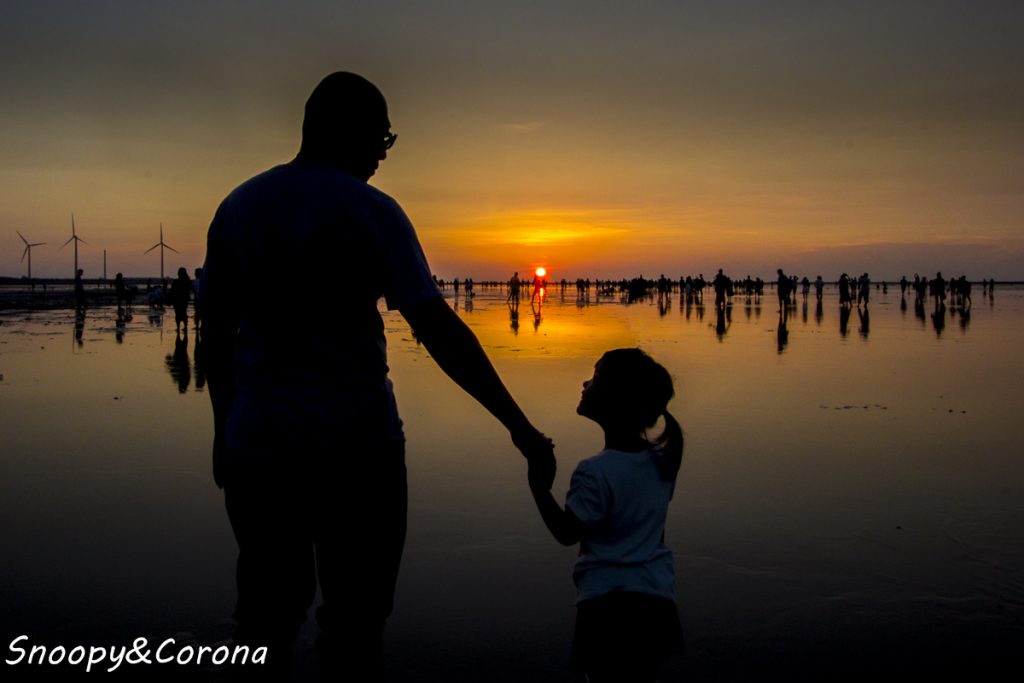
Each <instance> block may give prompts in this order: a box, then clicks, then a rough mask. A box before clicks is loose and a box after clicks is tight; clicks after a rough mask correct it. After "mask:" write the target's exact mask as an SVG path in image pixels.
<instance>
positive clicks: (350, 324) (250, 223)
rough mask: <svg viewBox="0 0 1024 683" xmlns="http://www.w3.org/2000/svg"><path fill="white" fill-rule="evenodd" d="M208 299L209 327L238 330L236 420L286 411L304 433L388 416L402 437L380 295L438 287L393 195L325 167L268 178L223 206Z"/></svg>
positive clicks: (399, 304) (209, 259)
mask: <svg viewBox="0 0 1024 683" xmlns="http://www.w3.org/2000/svg"><path fill="white" fill-rule="evenodd" d="M200 296H201V299H202V306H203V316H204V320H206V321H207V323H210V322H213V323H220V324H224V323H229V324H230V325H232V326H234V327H235V328H236V329H237V338H236V353H235V374H236V382H237V386H238V392H239V395H240V396H239V398H238V399H236V402H238V403H239V404H240V407H239V410H235V409H234V408H233V410H232V418H234V419H235V423H236V427H237V426H238V424H239V423H240V421H241V422H242V423H247V422H248V421H249V420H255V421H256V422H257V423H258V422H259V420H260V419H261V418H262V417H263V416H264V415H263V414H264V413H268V412H272V411H278V412H280V411H281V410H284V411H285V412H288V411H289V410H290V411H292V412H293V413H294V414H295V415H296V417H297V419H299V420H300V422H302V423H303V426H304V427H307V428H308V427H310V426H311V425H310V422H312V423H315V424H314V425H313V426H316V425H320V426H322V427H324V428H326V426H327V425H328V424H334V425H337V424H339V422H346V421H348V422H351V424H352V425H353V426H358V425H362V426H363V427H364V428H365V429H372V428H376V426H377V423H378V422H380V421H383V423H384V424H385V425H386V429H387V430H388V431H389V433H390V434H391V435H392V436H395V435H398V436H400V435H401V426H400V424H401V423H400V422H399V421H398V415H397V410H396V408H395V402H394V397H393V395H392V392H391V385H390V382H389V381H388V379H387V372H388V366H387V352H386V344H385V338H384V324H383V320H382V319H381V316H380V313H379V311H378V308H377V302H378V300H379V299H380V298H381V297H384V298H385V301H386V302H387V306H388V308H389V309H399V310H401V309H405V308H407V307H409V306H412V305H414V304H416V303H418V302H420V301H422V300H424V299H427V298H430V297H435V296H440V293H439V292H438V290H437V286H436V284H435V283H434V280H433V278H432V276H431V273H430V269H429V267H428V266H427V261H426V258H425V256H424V254H423V250H422V248H421V247H420V244H419V240H418V239H417V237H416V233H415V230H414V229H413V226H412V224H411V223H410V221H409V219H408V218H407V217H406V215H405V213H404V212H403V211H402V209H401V207H400V206H399V205H398V203H397V202H395V201H394V200H393V199H392V198H391V197H389V196H388V195H386V194H384V193H383V192H381V191H379V190H377V189H376V188H374V187H371V186H370V185H368V184H366V183H365V182H362V181H360V180H359V179H357V178H355V177H354V176H352V175H351V174H349V173H348V172H346V171H344V170H342V169H338V168H334V167H329V166H324V165H318V164H309V163H304V162H298V161H295V162H292V163H288V164H283V165H281V166H276V167H274V168H272V169H270V170H268V171H266V172H264V173H261V174H260V175H258V176H256V177H254V178H252V179H250V180H249V181H247V182H245V183H244V184H242V185H241V186H239V187H238V188H237V189H235V190H234V191H233V192H232V193H231V194H230V195H228V197H227V198H226V199H225V200H224V201H223V202H222V203H221V205H220V207H219V208H218V210H217V213H216V215H215V217H214V219H213V222H212V224H211V225H210V231H209V235H208V240H207V256H206V262H205V264H204V267H203V281H202V283H201V288H200ZM207 323H204V324H207ZM239 412H242V413H245V414H244V415H242V416H241V417H239V416H238V415H236V413H239ZM242 418H245V419H244V420H242ZM230 419H231V418H229V421H230ZM321 423H322V424H321ZM231 427H232V425H231V424H229V440H231V438H232V437H231V431H232V430H231ZM235 431H237V429H236V430H235ZM243 431H245V430H243ZM249 431H251V430H249ZM243 440H246V439H243Z"/></svg>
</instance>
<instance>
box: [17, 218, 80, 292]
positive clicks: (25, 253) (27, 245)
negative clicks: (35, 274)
mask: <svg viewBox="0 0 1024 683" xmlns="http://www.w3.org/2000/svg"><path fill="white" fill-rule="evenodd" d="M14 232H16V233H18V237H20V238H21V241H22V242H24V243H25V251H23V252H21V260H22V261H24V260H25V257H26V256H28V281H29V284H32V247H41V246H42V245H44V244H46V242H31V243H30V242H29V241H28V240H27V239H25V236H24V235H22V234H21V231H19V230H15V231H14ZM76 272H77V271H76ZM33 286H35V285H33Z"/></svg>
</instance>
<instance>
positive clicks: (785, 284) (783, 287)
mask: <svg viewBox="0 0 1024 683" xmlns="http://www.w3.org/2000/svg"><path fill="white" fill-rule="evenodd" d="M776 272H777V273H778V274H779V277H778V279H777V280H776V282H775V289H776V292H775V293H776V294H778V296H779V312H780V313H782V312H784V311H785V310H786V306H787V304H789V288H790V286H791V285H792V284H793V281H792V280H790V279H789V276H788V275H786V274H785V273H783V272H782V268H779V269H778V270H777V271H776Z"/></svg>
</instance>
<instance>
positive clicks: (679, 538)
mask: <svg viewBox="0 0 1024 683" xmlns="http://www.w3.org/2000/svg"><path fill="white" fill-rule="evenodd" d="M976 289H977V288H976ZM449 301H450V302H451V303H452V304H453V305H454V306H456V307H457V310H458V311H459V314H460V315H461V316H462V318H463V319H464V320H465V321H466V322H467V323H468V324H469V325H470V326H471V327H472V328H473V330H474V331H475V332H476V333H477V334H478V336H479V337H480V339H481V342H482V343H483V345H484V347H485V349H486V350H487V351H488V353H489V354H490V355H491V357H492V359H493V360H494V363H495V365H496V366H497V368H498V370H499V372H500V373H501V374H502V376H503V377H504V378H505V380H506V383H507V384H508V386H509V388H510V389H511V390H512V392H513V394H514V395H515V396H516V397H517V399H518V400H519V401H520V403H521V404H522V405H523V407H524V409H525V410H526V412H527V413H528V415H529V416H530V417H531V419H533V420H534V422H535V424H537V426H538V427H539V428H541V429H542V430H543V431H545V432H546V433H547V434H548V435H549V436H551V437H552V438H554V440H555V443H556V446H557V451H556V452H557V455H558V457H559V464H560V469H559V477H558V480H557V482H556V485H555V486H556V495H557V496H558V497H561V496H562V495H564V491H565V489H566V486H567V483H568V478H569V474H570V473H571V471H572V469H573V467H574V466H575V464H576V463H577V462H578V461H579V460H580V459H581V458H584V457H588V456H589V455H592V454H593V453H595V452H597V451H598V450H599V448H600V446H601V441H600V434H599V432H598V430H597V428H596V427H595V426H594V425H593V424H592V423H590V422H588V421H586V420H584V419H582V418H580V417H578V416H576V414H575V411H574V409H575V405H576V402H577V400H578V398H579V393H580V388H581V382H582V381H583V380H584V379H587V378H588V377H589V376H590V371H591V368H592V366H593V363H594V362H595V360H596V359H597V358H598V357H599V356H600V354H601V353H602V352H603V351H605V350H607V349H610V348H615V347H620V346H634V345H639V346H641V347H643V348H645V349H646V350H648V351H649V352H650V353H651V354H652V355H654V356H655V358H657V359H658V360H659V361H661V362H662V363H663V364H664V365H666V366H667V367H668V368H669V369H670V371H671V372H672V373H673V375H674V376H675V378H676V381H677V397H676V399H675V400H674V401H673V403H672V406H671V408H672V410H673V411H674V413H675V414H676V415H677V416H678V417H679V418H680V420H681V422H682V423H683V426H684V429H685V430H686V436H687V442H686V452H685V455H684V461H683V467H682V470H681V474H680V479H679V483H678V488H677V494H676V499H675V501H674V502H673V505H672V507H671V509H670V513H669V524H668V529H667V535H666V542H667V543H668V545H669V546H670V547H671V548H672V549H673V550H674V551H675V557H676V571H677V582H678V587H679V594H680V595H679V608H680V614H681V617H682V620H683V626H684V629H685V631H686V637H687V647H688V652H687V654H686V655H684V656H683V657H681V658H679V659H677V660H674V661H673V662H672V663H671V664H670V666H669V667H668V671H667V673H666V676H665V678H666V680H679V679H681V678H683V677H685V678H686V679H687V680H735V679H747V678H751V677H755V676H756V677H757V678H759V679H763V678H776V679H779V680H783V679H785V680H792V679H794V678H802V677H803V678H808V679H820V678H822V677H829V676H833V675H836V674H844V675H845V674H850V675H854V674H856V673H858V672H864V673H867V674H873V673H877V672H881V671H886V672H891V671H893V670H894V669H896V670H899V669H902V670H905V671H906V672H908V673H915V674H924V673H928V674H930V675H932V676H933V677H934V675H936V674H940V673H950V672H953V671H956V672H960V671H967V672H971V673H974V674H982V673H984V672H988V671H992V670H994V666H995V663H997V662H998V661H999V660H1004V659H1012V658H1015V657H1018V658H1019V654H1018V653H1019V652H1020V651H1021V650H1020V647H1021V645H1024V496H1022V495H1021V494H1022V491H1024V459H1022V458H1021V457H1020V454H1021V453H1022V452H1024V448H1022V446H1024V436H1022V432H1021V430H1020V429H1019V413H1020V407H1021V405H1024V403H1022V401H1021V398H1022V388H1021V379H1022V378H1024V354H1022V353H1021V351H1020V349H1021V343H1020V340H1021V339H1022V335H1024V291H1022V290H1021V289H1015V288H1005V287H1004V288H1002V289H998V290H997V291H996V294H995V298H994V299H992V300H989V299H983V298H982V297H981V295H980V292H977V291H976V292H975V303H974V305H973V306H972V307H971V309H970V312H969V315H965V312H964V311H963V310H961V309H958V308H951V309H947V310H946V313H945V315H944V316H943V317H942V318H941V319H939V318H937V317H935V316H933V315H932V314H933V307H932V305H931V303H930V302H929V303H928V304H927V306H926V308H925V310H924V312H923V317H919V316H918V315H917V314H916V313H915V310H914V306H913V301H912V300H911V299H908V304H909V305H908V306H907V308H906V310H903V309H902V308H901V305H900V297H899V294H898V291H893V290H891V291H890V292H889V293H888V294H887V295H882V294H881V293H880V292H875V293H873V299H872V302H871V304H870V315H869V319H868V320H867V321H864V320H863V319H862V318H861V317H860V316H859V314H858V313H857V311H856V310H854V311H853V312H852V315H851V317H850V320H849V321H848V322H847V324H846V333H845V335H844V334H843V333H842V331H841V329H840V327H841V324H842V321H841V318H840V314H839V307H838V304H837V303H836V301H835V299H834V298H833V294H832V293H831V292H826V297H825V300H824V301H823V303H822V306H821V310H820V312H819V311H818V310H817V307H816V304H815V302H814V300H813V296H812V298H811V300H810V301H809V302H808V303H807V304H806V305H804V304H803V302H802V301H801V303H798V305H797V307H796V308H795V309H794V310H792V311H791V312H790V316H789V320H788V323H787V325H786V328H785V330H784V331H783V332H782V333H780V325H779V318H778V315H777V313H776V311H777V306H776V301H775V298H774V295H773V294H771V293H769V294H768V295H767V296H766V297H764V298H763V300H762V301H760V302H752V301H751V302H747V301H746V300H745V299H744V298H742V297H738V298H736V299H735V300H734V305H733V307H732V308H731V311H730V314H729V316H728V318H725V317H723V319H722V320H719V319H718V316H716V315H715V312H714V311H713V309H712V307H711V306H710V305H708V306H706V307H698V306H689V307H688V306H686V305H684V304H681V303H680V301H679V299H678V297H676V298H673V299H671V300H670V301H669V302H668V303H667V305H666V306H665V308H664V310H661V309H660V307H659V305H658V303H657V302H656V301H655V300H651V301H646V302H642V303H637V304H632V305H625V304H623V303H621V302H620V301H619V299H618V298H617V297H602V298H600V299H598V298H597V297H594V296H592V297H591V298H590V300H589V301H577V299H576V297H575V293H574V291H573V290H571V289H570V290H568V291H567V292H566V293H565V295H564V297H563V296H562V295H560V293H559V292H558V291H554V292H552V293H550V294H549V296H548V299H547V300H546V301H545V303H544V305H543V306H542V308H541V311H540V315H539V318H538V317H535V315H534V312H533V311H532V310H531V307H530V306H529V302H526V301H524V303H523V304H522V305H521V307H520V313H519V318H518V321H517V323H514V322H513V321H512V320H511V319H510V316H509V311H508V308H507V307H506V305H505V303H504V296H503V295H502V294H501V293H499V292H497V290H483V291H480V292H479V293H478V295H477V296H476V297H474V299H473V300H472V301H471V302H467V299H466V298H465V296H464V295H463V296H461V297H459V298H458V299H457V300H456V299H454V298H452V297H451V293H450V290H449ZM148 313H149V311H148V309H147V308H145V307H143V306H138V307H136V312H135V316H134V319H133V320H132V321H130V322H128V323H127V324H125V325H124V327H123V330H119V329H118V328H119V326H118V323H117V321H116V316H115V312H114V310H113V309H109V308H99V309H94V310H90V311H88V313H87V315H86V317H85V320H84V321H83V324H82V325H81V329H80V332H76V321H75V316H74V314H73V312H71V311H45V312H9V313H5V314H4V315H3V316H2V317H0V320H2V321H3V324H2V325H0V375H2V379H0V434H2V435H3V437H2V438H3V448H2V456H0V462H2V464H3V467H4V472H5V476H4V477H3V479H2V481H0V528H2V529H3V534H4V538H3V547H4V548H5V553H4V560H3V562H2V563H0V586H2V588H0V591H2V594H3V612H2V614H3V616H2V624H3V629H2V632H0V635H2V636H3V641H2V644H3V646H4V648H5V654H6V646H7V643H9V642H10V640H11V639H12V638H13V636H14V635H17V634H22V633H24V634H28V635H30V637H31V638H32V639H33V641H34V642H41V643H49V644H56V643H61V642H64V643H68V644H73V643H75V642H83V641H84V640H89V641H96V642H101V643H107V644H122V643H123V644H128V642H129V641H130V640H131V639H132V638H134V637H136V636H139V635H152V636H153V637H157V636H162V637H166V636H168V635H171V634H174V633H177V632H190V633H193V634H195V635H196V636H197V637H199V638H200V639H202V640H203V641H204V642H209V641H213V640H217V639H219V638H224V637H226V636H227V635H228V634H229V633H230V621H229V619H230V614H231V611H232V608H233V600H234V586H233V580H234V553H235V545H234V540H233V538H232V535H231V531H230V527H229V526H228V522H227V518H226V515H225V514H224V510H223V505H222V500H221V494H220V492H219V491H218V490H217V488H216V487H215V486H214V484H213V482H212V478H211V476H210V462H209V452H210V447H209V444H210V441H211V436H212V424H211V418H210V411H209V406H208V399H207V396H206V395H205V387H204V381H203V378H202V375H201V372H199V373H197V367H196V362H195V361H196V359H195V355H194V354H195V338H194V334H193V335H191V336H190V337H189V339H188V341H187V342H186V343H184V344H183V343H180V342H179V343H177V344H176V337H175V333H174V328H173V315H167V314H165V315H163V316H162V317H160V316H149V315H147V314H148ZM342 314H343V311H342V310H341V309H340V308H339V307H338V305H337V304H332V303H330V302H328V301H326V300H325V302H324V305H323V312H322V316H323V320H324V321H327V320H329V319H330V318H331V317H333V316H337V315H342ZM385 323H386V326H387V335H388V343H389V345H390V359H391V366H392V378H393V380H394V382H395V388H396V393H397V396H398V401H399V408H400V412H401V414H402V417H403V420H404V421H405V424H406V433H407V438H408V443H409V446H408V465H409V480H410V519H409V522H410V526H409V537H408V542H407V545H406V553H405V557H404V561H403V565H402V573H401V576H400V578H399V587H398V593H397V596H396V605H397V606H396V611H395V613H394V616H393V617H392V619H391V621H390V623H389V629H388V634H387V645H386V647H387V654H388V660H389V664H388V667H389V676H390V677H391V678H392V679H393V680H396V681H397V680H465V681H478V680H498V681H513V680H522V679H524V678H526V677H529V678H530V679H533V680H536V681H563V680H574V679H573V678H572V677H571V675H569V674H568V673H567V671H566V661H567V656H568V649H569V643H570V639H571V634H572V620H573V618H574V610H573V587H572V582H571V578H570V572H571V568H572V564H573V560H574V553H575V549H573V548H562V547H560V546H558V545H557V544H556V543H555V542H554V541H553V540H551V539H550V538H549V537H548V536H547V532H546V530H545V529H544V528H543V525H542V523H541V522H540V519H539V517H538V516H537V514H536V512H535V510H534V509H533V507H532V501H531V499H530V496H529V493H528V492H527V489H526V486H525V465H524V463H523V461H522V459H521V457H520V456H519V455H518V454H517V452H516V451H515V449H514V448H513V447H512V445H511V443H510V442H509V440H508V438H507V435H506V434H504V433H503V431H502V429H501V427H500V426H499V425H498V424H497V422H496V421H495V420H494V419H493V418H491V417H490V416H489V415H488V414H486V413H485V412H484V411H483V410H482V409H481V408H480V407H479V406H477V405H476V404H475V403H474V402H473V401H472V400H471V399H469V398H468V397H467V396H466V395H464V394H462V393H461V391H460V390H459V389H458V388H457V387H455V385H454V384H453V383H451V382H450V381H449V380H447V379H446V378H445V377H444V375H443V374H442V373H441V372H440V371H439V370H438V368H437V367H436V365H434V364H433V362H432V361H431V360H430V358H429V355H428V354H427V353H426V351H425V350H424V349H423V348H422V347H419V346H417V345H416V344H415V342H414V341H413V340H412V338H411V335H410V333H409V331H408V327H407V326H406V325H405V324H404V322H403V321H402V319H401V318H400V317H398V316H397V315H396V314H393V313H386V314H385ZM272 324H284V325H289V324H294V325H299V324H306V323H301V322H294V321H289V320H288V319H287V318H286V317H281V318H279V319H278V320H276V321H273V322H272ZM200 369H201V368H200ZM314 635H315V628H314V627H313V626H312V625H309V626H308V628H307V629H306V630H305V631H304V637H303V640H302V641H301V642H300V643H299V644H298V646H297V649H298V651H299V652H300V660H302V655H301V653H307V654H308V652H307V650H308V645H309V641H310V639H311V638H312V637H313V636H314ZM304 648H305V649H304ZM296 666H297V670H296V676H297V677H299V678H301V677H304V676H308V675H311V669H310V666H307V665H304V664H302V663H301V661H300V663H299V664H297V665H296ZM23 671H24V669H23V668H8V670H7V671H5V680H16V679H17V675H18V674H20V673H22V672H23ZM8 673H11V674H13V675H14V678H8V677H7V675H6V674H8Z"/></svg>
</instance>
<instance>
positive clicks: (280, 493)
mask: <svg viewBox="0 0 1024 683" xmlns="http://www.w3.org/2000/svg"><path fill="white" fill-rule="evenodd" d="M304 494H305V492H304V491H303V490H302V489H301V487H300V486H299V483H298V478H297V477H296V476H295V475H294V473H289V472H283V471H280V469H279V468H278V469H274V468H271V467H269V466H266V465H260V464H252V463H245V464H243V465H241V466H239V467H237V468H236V469H235V470H234V471H233V472H232V477H231V478H230V480H229V482H228V483H227V485H226V486H225V487H224V500H225V505H226V507H227V512H228V518H229V519H230V521H231V528H232V530H233V531H234V534H235V539H236V540H237V542H238V565H237V582H238V602H237V605H236V608H235V615H234V616H235V620H236V621H237V622H238V628H237V630H236V633H235V638H236V640H238V641H240V642H246V643H252V644H255V645H263V644H265V645H267V646H268V647H269V648H270V650H269V653H268V660H269V661H271V662H273V661H275V660H277V661H285V662H286V661H287V660H288V656H289V652H290V645H291V642H292V641H293V640H294V639H295V636H296V635H297V634H298V631H299V628H300V626H301V625H302V622H303V621H304V620H305V617H306V610H307V609H308V608H309V605H310V604H312V602H313V597H314V595H315V594H316V572H315V566H314V557H313V542H312V534H311V532H310V525H309V520H308V519H306V517H308V515H307V514H306V513H305V512H304V511H303V509H302V507H303V506H302V500H303V498H304V497H305V495H304Z"/></svg>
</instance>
